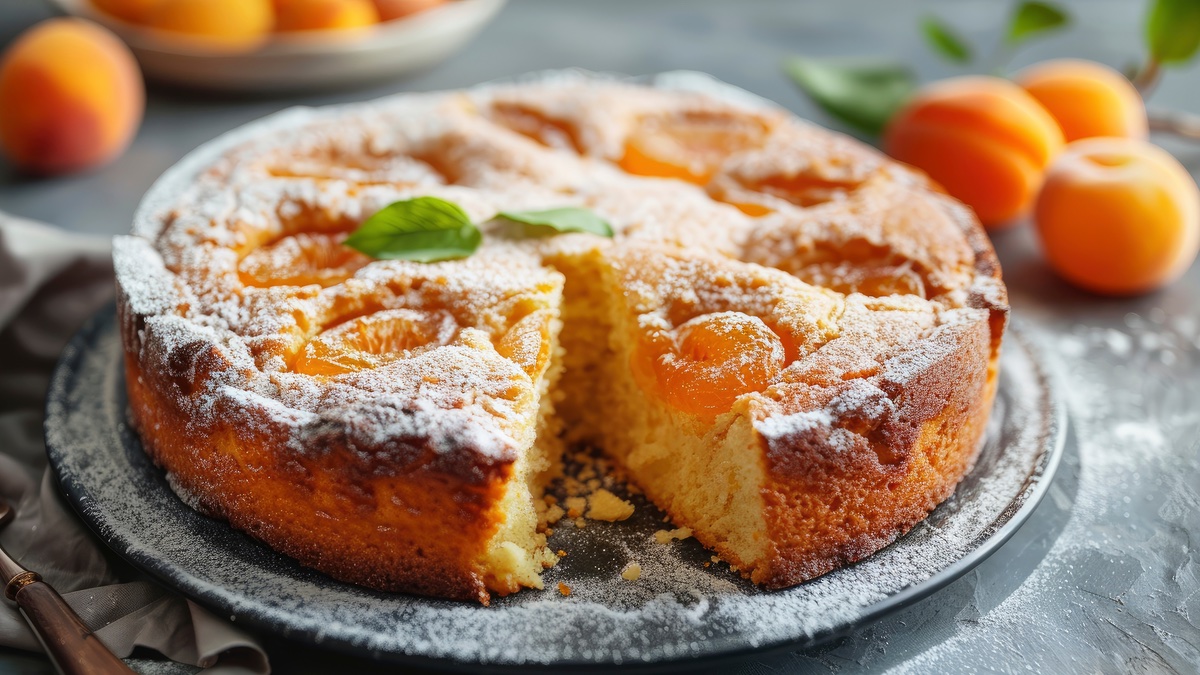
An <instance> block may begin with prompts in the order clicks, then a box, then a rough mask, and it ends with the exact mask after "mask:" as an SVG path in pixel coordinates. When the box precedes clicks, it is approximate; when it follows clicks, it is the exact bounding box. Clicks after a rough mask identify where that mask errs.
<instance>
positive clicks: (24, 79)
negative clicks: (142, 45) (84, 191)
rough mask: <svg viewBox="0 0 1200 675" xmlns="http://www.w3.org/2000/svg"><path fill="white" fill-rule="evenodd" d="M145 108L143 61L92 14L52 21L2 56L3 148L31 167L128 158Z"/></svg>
mask: <svg viewBox="0 0 1200 675" xmlns="http://www.w3.org/2000/svg"><path fill="white" fill-rule="evenodd" d="M144 109H145V90H144V87H143V84H142V75H141V72H140V71H138V66H137V62H136V61H135V60H134V58H133V54H131V53H130V51H129V48H127V47H126V46H125V45H124V43H122V42H121V41H120V40H119V39H117V37H116V36H115V35H113V34H112V33H110V32H108V31H107V30H105V29H104V28H102V27H100V26H98V25H96V24H94V23H92V22H90V21H86V20H84V19H73V18H63V19H51V20H49V21H45V22H42V23H40V24H38V25H36V26H34V27H33V28H31V29H29V30H28V31H26V32H25V33H24V34H23V35H21V36H20V37H19V38H17V40H16V41H15V42H13V44H12V46H10V47H9V48H8V50H7V51H6V52H5V53H4V56H3V57H0V146H3V148H4V153H5V154H6V155H8V157H9V159H11V160H12V162H13V163H14V164H16V165H18V166H20V167H22V168H24V169H26V170H28V171H32V172H35V173H41V174H57V173H66V172H70V171H78V170H81V169H87V168H91V167H95V166H99V165H101V164H104V163H107V162H109V161H110V160H112V159H114V158H116V157H117V156H118V155H120V154H121V153H122V152H123V151H124V150H125V148H127V147H128V146H129V143H130V141H132V140H133V135H134V133H135V132H136V131H137V128H138V124H140V123H141V120H142V112H143V111H144Z"/></svg>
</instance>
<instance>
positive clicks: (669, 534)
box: [654, 527, 692, 544]
mask: <svg viewBox="0 0 1200 675" xmlns="http://www.w3.org/2000/svg"><path fill="white" fill-rule="evenodd" d="M690 536H692V528H690V527H681V528H679V529H676V530H659V531H657V532H655V533H654V539H655V540H656V541H657V542H658V543H660V544H669V543H671V540H672V539H687V538H688V537H690Z"/></svg>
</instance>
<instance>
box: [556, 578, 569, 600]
mask: <svg viewBox="0 0 1200 675" xmlns="http://www.w3.org/2000/svg"><path fill="white" fill-rule="evenodd" d="M558 592H559V593H562V594H563V597H567V596H569V595H570V594H571V587H570V586H568V585H566V584H564V583H563V582H561V581H560V582H558Z"/></svg>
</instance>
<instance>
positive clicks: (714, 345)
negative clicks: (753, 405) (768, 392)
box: [633, 312, 785, 417]
mask: <svg viewBox="0 0 1200 675" xmlns="http://www.w3.org/2000/svg"><path fill="white" fill-rule="evenodd" d="M674 337H675V340H674V344H671V345H667V344H664V343H662V342H659V343H658V344H651V343H645V342H643V343H642V344H640V345H639V348H638V350H637V351H636V352H635V354H634V359H635V362H634V364H633V366H634V367H633V372H634V376H635V378H637V379H638V380H639V383H640V384H641V386H642V387H643V388H645V389H648V390H649V391H654V392H656V393H657V394H658V395H659V396H661V397H662V398H663V399H664V400H666V402H667V403H668V404H669V405H671V406H672V407H674V408H676V409H678V410H682V411H684V412H687V413H691V414H693V415H699V416H703V417H713V416H716V415H719V414H721V413H723V412H727V411H728V410H729V407H730V406H731V405H733V402H734V401H735V400H737V398H738V397H739V396H741V395H743V394H746V393H749V392H754V391H762V390H763V389H766V388H767V387H768V386H770V384H771V382H772V381H774V380H775V378H777V377H778V376H779V373H780V372H781V371H782V370H783V367H784V365H785V363H784V361H785V351H784V345H783V341H782V340H781V339H780V338H779V336H778V335H776V334H775V332H774V331H772V330H771V329H770V328H769V327H768V326H767V325H766V324H765V323H764V322H763V320H762V319H760V318H758V317H755V316H749V315H747V314H743V313H741V312H717V313H715V314H704V315H701V316H698V317H696V318H694V319H692V320H690V321H688V322H686V323H684V324H682V325H680V326H679V327H678V328H677V329H676V330H675V336H674Z"/></svg>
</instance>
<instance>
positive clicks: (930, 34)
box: [921, 16, 971, 63]
mask: <svg viewBox="0 0 1200 675" xmlns="http://www.w3.org/2000/svg"><path fill="white" fill-rule="evenodd" d="M921 33H922V34H924V35H925V41H926V42H928V43H929V46H930V47H933V49H934V51H936V52H937V53H939V54H941V55H942V57H944V58H945V59H947V60H949V61H953V62H954V63H968V62H970V61H971V48H970V47H968V46H967V43H966V42H964V41H963V39H962V38H961V37H959V36H958V34H957V33H955V32H954V31H953V30H952V29H951V28H950V27H949V26H947V25H946V24H944V23H942V22H941V21H939V20H938V19H937V18H936V17H932V16H927V17H925V18H924V19H922V20H921Z"/></svg>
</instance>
